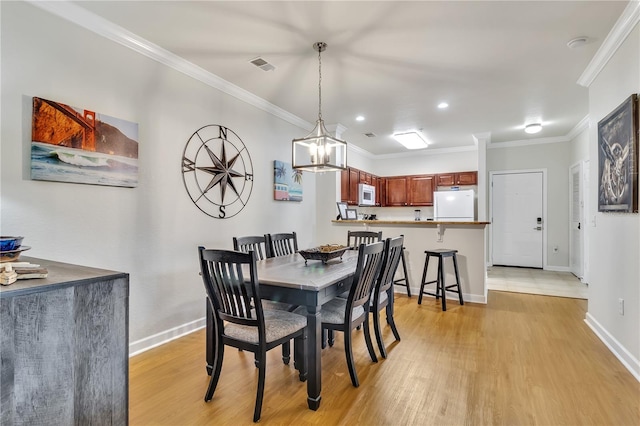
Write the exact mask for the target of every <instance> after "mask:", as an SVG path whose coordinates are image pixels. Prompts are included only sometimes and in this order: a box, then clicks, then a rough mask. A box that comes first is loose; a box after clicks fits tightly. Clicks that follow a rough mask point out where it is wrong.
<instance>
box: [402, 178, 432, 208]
mask: <svg viewBox="0 0 640 426" xmlns="http://www.w3.org/2000/svg"><path fill="white" fill-rule="evenodd" d="M408 184H409V187H408V188H409V191H408V192H409V197H408V198H409V205H410V206H432V205H433V190H434V189H435V176H434V175H420V176H409V181H408Z"/></svg>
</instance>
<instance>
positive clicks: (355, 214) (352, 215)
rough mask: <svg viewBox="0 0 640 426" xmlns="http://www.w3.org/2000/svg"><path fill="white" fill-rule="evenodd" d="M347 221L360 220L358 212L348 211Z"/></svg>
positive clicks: (354, 210)
mask: <svg viewBox="0 0 640 426" xmlns="http://www.w3.org/2000/svg"><path fill="white" fill-rule="evenodd" d="M347 220H358V210H356V209H347Z"/></svg>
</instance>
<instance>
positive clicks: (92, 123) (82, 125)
mask: <svg viewBox="0 0 640 426" xmlns="http://www.w3.org/2000/svg"><path fill="white" fill-rule="evenodd" d="M31 179H34V180H49V181H57V182H70V183H85V184H91V185H108V186H123V187H129V188H132V187H135V186H137V185H138V124H137V123H133V122H130V121H126V120H122V119H120V118H115V117H111V116H108V115H105V114H100V113H97V112H94V111H91V110H88V109H85V108H78V107H75V106H71V105H67V104H63V103H61V102H57V101H50V100H47V99H42V98H38V97H34V98H33V115H32V118H31Z"/></svg>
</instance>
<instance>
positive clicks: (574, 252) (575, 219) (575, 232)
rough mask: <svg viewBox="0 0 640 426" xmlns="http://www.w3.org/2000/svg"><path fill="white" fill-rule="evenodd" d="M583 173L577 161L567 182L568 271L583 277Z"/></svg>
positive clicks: (580, 164)
mask: <svg viewBox="0 0 640 426" xmlns="http://www.w3.org/2000/svg"><path fill="white" fill-rule="evenodd" d="M583 173H584V170H583V167H582V163H577V164H575V165H574V166H572V167H571V169H570V177H569V184H570V185H571V191H570V192H571V203H570V204H569V217H570V223H569V229H570V231H569V232H570V238H569V271H570V272H571V273H572V274H573V275H575V276H576V277H578V278H580V279H582V278H583V277H584V275H583V274H584V268H583V266H584V261H583V258H584V244H583V235H584V225H585V221H584V201H583V200H584V196H583V193H582V182H583V177H582V174H583Z"/></svg>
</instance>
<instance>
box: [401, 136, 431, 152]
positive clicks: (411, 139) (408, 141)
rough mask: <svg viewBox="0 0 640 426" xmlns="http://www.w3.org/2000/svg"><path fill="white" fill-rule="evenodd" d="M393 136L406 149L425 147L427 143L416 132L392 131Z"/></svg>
mask: <svg viewBox="0 0 640 426" xmlns="http://www.w3.org/2000/svg"><path fill="white" fill-rule="evenodd" d="M393 138H394V139H395V140H397V141H398V142H400V143H401V144H402V145H404V146H405V147H406V148H407V149H420V148H426V147H427V146H428V145H429V144H428V143H427V141H426V140H425V139H424V137H422V135H421V134H420V133H418V132H404V133H394V134H393Z"/></svg>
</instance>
